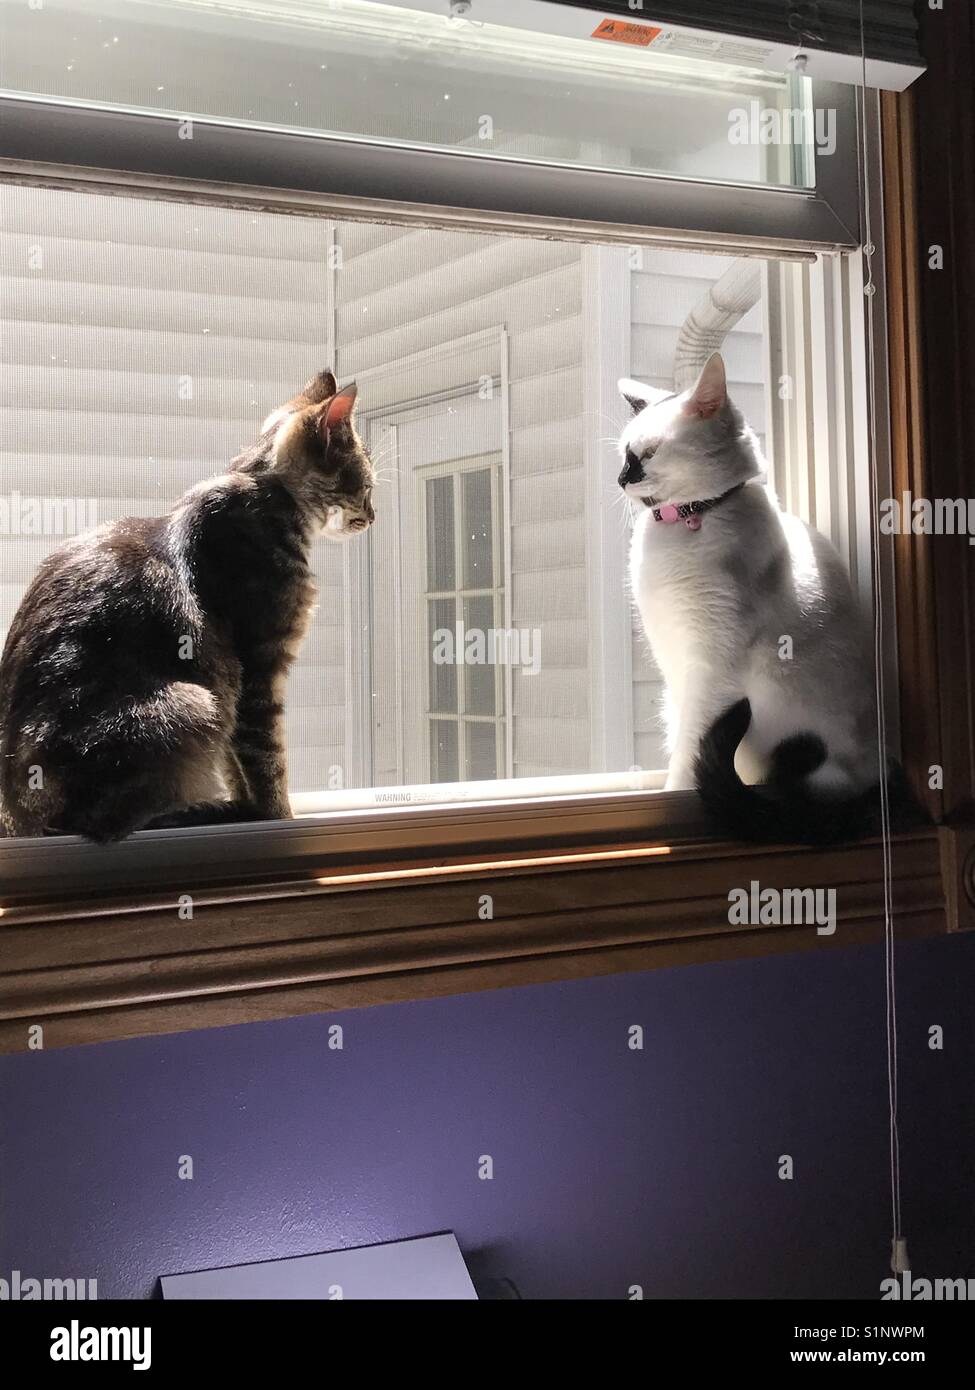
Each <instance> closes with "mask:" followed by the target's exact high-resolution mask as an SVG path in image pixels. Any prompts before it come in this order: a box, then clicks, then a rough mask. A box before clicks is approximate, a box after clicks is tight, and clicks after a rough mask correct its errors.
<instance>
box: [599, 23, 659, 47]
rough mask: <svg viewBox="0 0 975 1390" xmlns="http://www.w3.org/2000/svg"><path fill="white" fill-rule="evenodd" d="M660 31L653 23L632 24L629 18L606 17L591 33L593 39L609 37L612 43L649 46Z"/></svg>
mask: <svg viewBox="0 0 975 1390" xmlns="http://www.w3.org/2000/svg"><path fill="white" fill-rule="evenodd" d="M659 33H660V30H659V29H658V28H654V26H653V25H652V24H631V23H630V21H629V20H627V19H604V20H603V21H602V23H601V24H600V25H598V26H597V28H595V29H594V30H593V31H592V33H591V34H590V38H593V39H609V41H610V42H611V43H635V44H636V45H637V47H639V48H647V47H649V45H650V44H652V43H653V41H654V39H655V38H656V37H657V35H658V34H659Z"/></svg>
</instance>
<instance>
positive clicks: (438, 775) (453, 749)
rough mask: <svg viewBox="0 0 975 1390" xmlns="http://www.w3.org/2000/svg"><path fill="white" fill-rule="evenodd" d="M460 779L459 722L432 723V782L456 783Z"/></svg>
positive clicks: (439, 721) (448, 720)
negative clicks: (458, 756) (458, 753)
mask: <svg viewBox="0 0 975 1390" xmlns="http://www.w3.org/2000/svg"><path fill="white" fill-rule="evenodd" d="M459 778H460V772H459V769H458V761H457V721H456V720H454V719H432V720H431V721H430V780H431V781H432V782H456V781H458V780H459Z"/></svg>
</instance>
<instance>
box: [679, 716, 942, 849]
mask: <svg viewBox="0 0 975 1390" xmlns="http://www.w3.org/2000/svg"><path fill="white" fill-rule="evenodd" d="M751 718H752V710H751V705H750V704H749V702H748V701H747V700H739V701H738V703H737V704H734V705H732V706H731V707H730V708H729V709H726V710H725V712H724V713H723V714H721V715H719V716H718V718H717V719H716V720H715V721H714V723H713V724H712V725H711V727H710V729H708V731H707V733H706V734H705V735H704V738H703V739H702V740H701V748H700V751H699V753H698V757H697V762H696V764H695V768H694V780H695V784H696V786H697V790H698V794H699V796H700V798H701V800H702V801H703V802H704V805H705V807H706V809H707V810H708V812H709V814H710V815H711V817H712V818H713V820H714V821H715V822H716V824H717V825H719V826H720V827H721V829H722V830H724V831H725V832H726V833H727V834H729V835H732V836H734V837H735V838H736V839H739V840H752V841H757V842H759V843H761V844H800V845H827V844H835V843H837V842H838V841H842V840H859V839H862V838H863V837H864V836H866V835H876V834H879V833H880V785H879V782H878V783H877V785H875V786H873V787H869V788H867V789H866V790H865V791H862V792H859V793H857V794H856V795H855V796H852V797H847V798H845V799H842V800H840V799H837V798H832V799H830V798H827V797H825V796H814V795H813V794H812V793H811V792H810V791H809V789H808V786H807V785H806V783H805V778H806V777H808V775H809V773H811V772H813V771H815V769H816V768H817V767H819V766H820V765H821V764H822V763H823V762H825V761H826V746H825V744H824V743H823V741H822V739H821V738H819V737H817V735H815V734H795V735H793V736H792V737H791V738H787V739H785V740H783V742H782V743H780V744H779V745H778V747H777V748H776V749H775V751H774V753H773V754H772V766H771V770H770V773H769V777H768V780H767V781H766V782H765V783H763V784H762V785H761V786H757V787H752V786H749V785H748V784H747V783H745V782H743V781H742V780H741V778H740V777H739V776H738V773H737V772H736V771H735V752H736V750H737V748H738V745H739V743H741V741H742V739H743V738H744V736H745V733H746V731H747V729H748V726H749V724H750V723H751ZM887 788H888V799H889V803H890V808H891V819H892V822H893V823H894V824H895V826H896V828H902V827H906V826H907V825H908V824H914V823H917V821H918V820H920V819H921V814H920V811H919V808H918V807H917V805H916V803H915V802H914V801H913V798H912V797H911V794H910V791H909V790H908V787H907V782H906V779H905V778H904V775H903V773H902V772H901V771H900V769H899V768H897V767H896V766H892V767H891V768H890V769H889V771H888V778H887Z"/></svg>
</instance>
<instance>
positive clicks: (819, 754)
mask: <svg viewBox="0 0 975 1390" xmlns="http://www.w3.org/2000/svg"><path fill="white" fill-rule="evenodd" d="M620 391H621V392H622V394H623V396H624V397H625V398H626V400H628V401H629V403H630V405H631V406H632V408H633V411H634V418H633V419H632V420H631V421H630V422H629V424H628V425H627V426H626V428H625V430H624V431H623V435H622V439H621V441H620V448H621V452H622V455H623V459H624V467H623V471H622V473H621V474H620V478H619V482H620V486H621V487H622V488H623V490H624V491H625V492H626V494H627V495H628V496H629V497H631V498H633V499H634V500H636V501H638V502H639V504H640V511H639V516H638V518H637V521H636V525H635V527H634V531H633V540H632V549H631V553H630V580H631V584H632V591H633V596H634V598H635V600H636V603H637V605H638V607H639V611H640V616H641V618H642V619H643V626H644V629H645V631H646V635H647V637H648V639H649V642H650V646H651V648H652V651H653V655H654V657H655V659H656V662H657V665H658V666H659V667H660V671H661V673H662V675H663V678H664V681H665V684H666V696H665V718H666V725H667V749H668V753H669V756H670V764H669V768H668V772H667V783H666V786H667V788H668V789H669V790H674V789H677V788H683V787H694V786H696V787H697V789H698V791H699V792H700V794H701V797H702V799H703V800H704V802H705V804H706V805H707V806H708V807H709V808H710V810H711V811H712V812H713V813H714V814H715V815H716V816H717V818H718V819H719V821H721V822H722V823H723V825H724V826H725V828H727V829H728V830H730V831H732V833H735V834H737V835H738V836H740V837H742V838H750V839H759V840H773V841H776V840H777V841H784V840H800V841H807V842H808V841H812V842H820V841H828V840H834V839H846V838H851V837H853V836H854V835H856V834H858V833H864V831H865V830H866V829H868V828H870V826H869V825H868V821H869V820H870V813H871V811H872V809H873V807H874V805H875V802H876V799H877V797H876V792H877V788H878V785H879V780H880V772H879V767H880V758H879V753H878V747H877V729H876V695H875V688H874V681H873V663H872V642H871V638H870V634H869V633H868V630H867V628H866V625H865V623H864V621H863V618H862V616H861V614H860V612H859V611H858V607H857V603H856V600H855V598H854V595H853V591H852V589H851V586H850V581H849V578H848V575H847V572H846V569H845V568H844V565H843V562H842V561H841V559H840V557H839V555H838V554H837V552H836V551H835V550H834V549H833V546H832V545H831V544H830V543H829V541H827V540H826V539H825V537H823V536H821V535H820V534H819V532H818V531H816V530H814V529H813V528H812V527H811V526H807V525H806V524H805V523H804V522H802V521H799V520H798V519H797V518H796V517H794V516H790V515H789V514H788V513H787V512H783V511H782V510H781V509H780V508H779V504H778V502H777V500H776V498H775V495H774V493H773V492H772V490H771V488H769V487H768V486H767V484H766V481H765V469H766V465H765V461H764V459H763V458H762V455H761V453H760V451H759V448H758V442H757V440H756V438H755V435H754V434H753V433H752V431H751V430H750V429H749V427H748V425H747V424H746V423H745V421H744V419H743V417H742V414H741V412H740V411H739V410H738V409H737V408H736V407H735V406H734V404H733V403H732V402H731V401H730V400H729V398H728V391H727V385H726V380H725V368H724V362H723V361H722V358H721V356H720V355H719V354H718V353H715V354H714V355H713V356H712V357H711V358H710V359H709V360H708V362H707V363H706V365H705V367H704V369H703V371H702V372H701V375H700V377H699V378H698V381H697V384H696V385H695V386H694V387H693V389H692V390H689V391H685V392H683V393H681V394H669V393H667V392H665V391H658V390H655V389H654V388H653V387H650V386H645V385H643V384H642V383H641V382H637V381H629V380H624V381H621V382H620ZM736 769H737V771H736ZM758 782H764V783H767V784H768V785H767V786H766V787H764V788H763V789H762V790H761V791H759V790H758V789H757V788H756V787H755V786H754V785H752V784H754V783H758Z"/></svg>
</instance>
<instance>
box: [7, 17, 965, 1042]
mask: <svg viewBox="0 0 975 1390" xmlns="http://www.w3.org/2000/svg"><path fill="white" fill-rule="evenodd" d="M926 22H927V23H929V24H930V22H931V20H930V17H929V18H928V20H927V21H926ZM937 23H938V25H939V34H938V41H937V43H936V44H934V45H931V50H932V51H931V70H930V71H929V73H928V74H927V76H926V77H925V78H923V79H922V80H921V82H920V83H919V84H918V88H917V89H916V92H915V91H910V92H907V93H901V94H885V95H883V96H882V98H881V101H880V105H881V120H882V135H883V158H882V164H881V166H880V172H881V175H882V183H883V195H884V206H885V217H884V235H885V241H886V271H885V273H886V278H887V286H886V288H887V296H886V303H887V319H888V347H889V380H888V382H887V383H886V384H887V386H888V388H889V397H890V418H889V428H890V436H891V453H892V460H893V482H894V486H893V491H894V495H895V496H897V495H900V493H901V492H902V491H908V490H909V491H911V492H912V493H913V494H914V495H915V496H923V497H936V496H944V497H955V496H965V495H967V494H968V492H969V491H971V482H972V477H971V473H972V469H971V454H970V451H969V452H966V447H965V446H966V444H967V440H968V439H970V437H971V423H970V422H971V401H970V386H969V383H970V382H971V380H972V379H973V376H975V309H973V306H972V302H971V299H970V297H969V296H968V292H967V287H968V285H970V283H971V274H972V272H971V268H970V267H971V261H972V239H971V234H970V227H971V225H972V223H973V221H975V200H973V190H972V182H971V176H970V173H969V171H968V164H967V162H966V158H965V155H964V151H966V150H967V151H970V150H971V148H972V146H973V129H975V102H973V100H972V96H971V91H970V87H969V85H968V84H967V82H966V81H965V80H964V79H965V76H966V73H967V71H968V70H969V69H968V68H967V67H966V64H967V63H970V62H971V61H972V58H973V56H975V40H973V34H975V26H973V21H972V17H971V16H970V15H963V14H962V13H961V7H954V12H952V13H951V14H949V13H948V12H947V11H945V12H944V13H943V14H939V15H938V16H937ZM945 26H947V27H948V28H949V29H951V30H952V31H953V35H954V42H953V41H951V40H950V39H948V38H947V37H946V33H945ZM966 53H967V57H966ZM955 146H957V148H958V150H960V151H961V153H958V154H957V156H953V153H952V150H953V149H954V147H955ZM2 164H3V168H4V169H5V172H6V174H7V175H8V176H11V174H12V176H14V177H21V178H32V177H33V176H34V171H33V167H32V168H31V169H28V168H27V166H25V165H23V164H21V165H19V166H18V165H17V162H16V161H11V160H9V159H4V160H3V161H2ZM62 178H63V179H64V181H65V183H66V185H67V186H76V185H74V184H73V183H72V182H71V180H70V179H68V177H67V175H66V174H64V172H63V171H62ZM102 183H103V184H104V185H105V186H109V187H110V186H112V179H111V178H107V177H104V176H103V177H102ZM116 191H121V186H120V185H119V182H118V180H117V179H116ZM128 191H130V192H131V191H132V189H131V186H129V188H128ZM238 196H240V195H238ZM356 215H359V216H366V215H367V213H366V211H365V210H364V209H362V208H359V209H357V212H356ZM935 243H936V244H939V245H942V246H944V248H945V269H944V270H941V271H939V272H938V273H936V274H935V273H931V274H926V273H925V269H924V268H925V266H926V264H927V260H926V252H925V253H924V254H922V248H926V247H927V246H929V245H932V244H935ZM966 255H967V264H966ZM966 420H967V421H968V422H969V423H968V424H967V425H965V423H964V422H965V421H966ZM966 431H967V434H966ZM892 568H893V579H894V586H893V587H894V592H895V596H896V610H897V632H898V645H899V667H898V685H899V697H900V708H901V724H902V739H903V749H904V761H905V766H906V768H907V772H908V775H909V777H910V779H911V781H912V783H913V785H914V787H915V789H916V791H917V793H918V795H919V797H920V798H921V799H922V801H923V802H924V804H925V805H926V807H927V809H928V810H929V811H930V813H931V817H932V824H931V825H930V826H929V827H924V828H922V829H919V830H918V831H916V832H913V833H910V834H904V835H899V836H897V837H896V840H895V843H894V847H893V854H892V863H893V896H892V913H893V921H894V930H895V932H896V935H897V938H898V939H899V940H904V939H909V938H912V937H918V936H931V935H938V934H941V933H945V932H953V931H958V930H962V929H971V928H973V927H975V751H973V750H975V712H973V705H972V690H973V679H972V678H973V675H975V670H973V668H975V645H973V644H975V621H973V619H975V568H973V559H972V549H971V547H970V546H969V545H968V543H967V539H966V538H965V537H964V536H958V537H936V538H932V537H926V536H898V537H895V538H893V545H892ZM934 764H940V765H941V766H942V767H943V769H944V782H943V787H942V788H939V789H937V790H932V789H931V787H930V785H929V782H930V780H931V779H930V776H929V769H930V768H931V767H932V766H933V765H934ZM882 868H883V857H882V852H881V846H880V845H879V843H878V842H876V841H865V842H862V843H858V844H852V845H842V846H837V847H834V848H831V849H828V850H813V849H800V848H795V847H789V846H770V847H767V848H759V849H756V848H754V847H745V846H742V845H739V844H732V843H730V842H726V841H722V840H714V839H713V838H709V837H708V835H707V833H706V830H705V828H704V826H703V825H702V822H701V819H700V810H699V807H698V804H697V801H696V798H695V797H694V796H692V795H691V794H688V793H656V794H652V795H647V794H609V795H588V796H576V797H557V798H552V799H551V800H546V801H544V802H534V803H519V802H507V803H505V802H501V803H495V804H484V803H482V804H478V805H465V804H460V805H456V806H453V807H451V808H448V809H444V808H430V807H424V806H401V807H397V808H395V809H392V810H388V809H386V810H383V811H375V812H362V813H357V814H354V815H351V816H350V815H341V816H339V815H336V816H323V817H318V818H316V819H315V820H314V821H313V822H312V821H309V822H303V821H296V822H284V823H273V824H268V825H266V826H247V827H227V828H221V829H214V830H213V831H212V832H208V833H207V834H205V835H200V834H193V833H190V832H188V833H186V834H182V833H181V832H174V831H170V832H144V833H142V834H140V835H136V836H134V837H132V838H131V840H130V841H127V842H125V843H123V844H121V845H118V846H113V847H109V848H99V847H95V846H91V845H87V844H84V843H82V842H79V841H76V840H71V839H64V840H60V839H53V840H47V841H37V842H32V841H24V840H20V841H10V842H8V844H6V845H0V1001H2V1003H0V1051H4V1052H7V1051H17V1050H25V1049H28V1048H30V1047H32V1046H37V1036H38V1035H37V1034H36V1032H35V1031H33V1030H34V1029H35V1028H36V1025H42V1027H43V1046H44V1047H45V1048H48V1047H57V1046H68V1045H74V1044H79V1043H87V1042H98V1041H107V1040H112V1039H121V1038H130V1037H136V1036H142V1035H147V1034H157V1033H167V1032H174V1031H182V1030H185V1029H195V1028H203V1027H211V1026H218V1025H227V1024H237V1023H245V1022H252V1021H256V1020H263V1019H271V1018H283V1017H288V1016H292V1015H297V1014H303V1013H316V1012H325V1011H328V1010H331V1009H336V1008H349V1007H352V1006H359V1005H368V1004H379V1003H386V1002H391V1001H395V1000H407V999H418V998H427V997H434V996H438V995H444V994H456V993H462V992H466V991H471V990H477V989H484V988H496V987H500V986H512V985H524V984H535V983H541V982H546V981H555V980H567V979H575V978H582V977H587V976H595V975H601V974H608V973H615V972H620V971H630V970H645V969H649V968H653V967H656V966H673V965H681V964H689V963H697V962H702V961H712V960H720V959H728V958H748V957H755V956H760V955H766V954H769V953H772V952H780V951H792V950H804V949H820V948H825V949H832V948H835V947H838V946H844V945H850V944H857V943H864V942H871V941H875V940H878V939H879V938H880V937H881V936H882V934H883V930H884V921H885V909H884V884H883V877H882ZM751 880H758V881H759V882H760V883H761V884H762V886H763V887H766V886H768V887H781V888H784V887H793V886H796V885H801V886H803V887H812V888H816V887H833V888H837V889H839V890H840V891H839V892H838V922H837V927H836V931H835V933H834V934H833V935H831V936H820V935H818V934H817V932H816V929H815V928H814V927H807V926H774V927H755V926H742V927H738V926H732V925H730V924H729V922H728V911H727V904H728V892H729V890H730V889H731V888H736V887H742V886H746V887H747V885H748V884H749V882H750V881H751ZM96 885H98V886H96ZM103 885H108V886H107V887H106V886H103ZM486 900H489V901H490V915H489V910H488V907H487V904H486Z"/></svg>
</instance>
